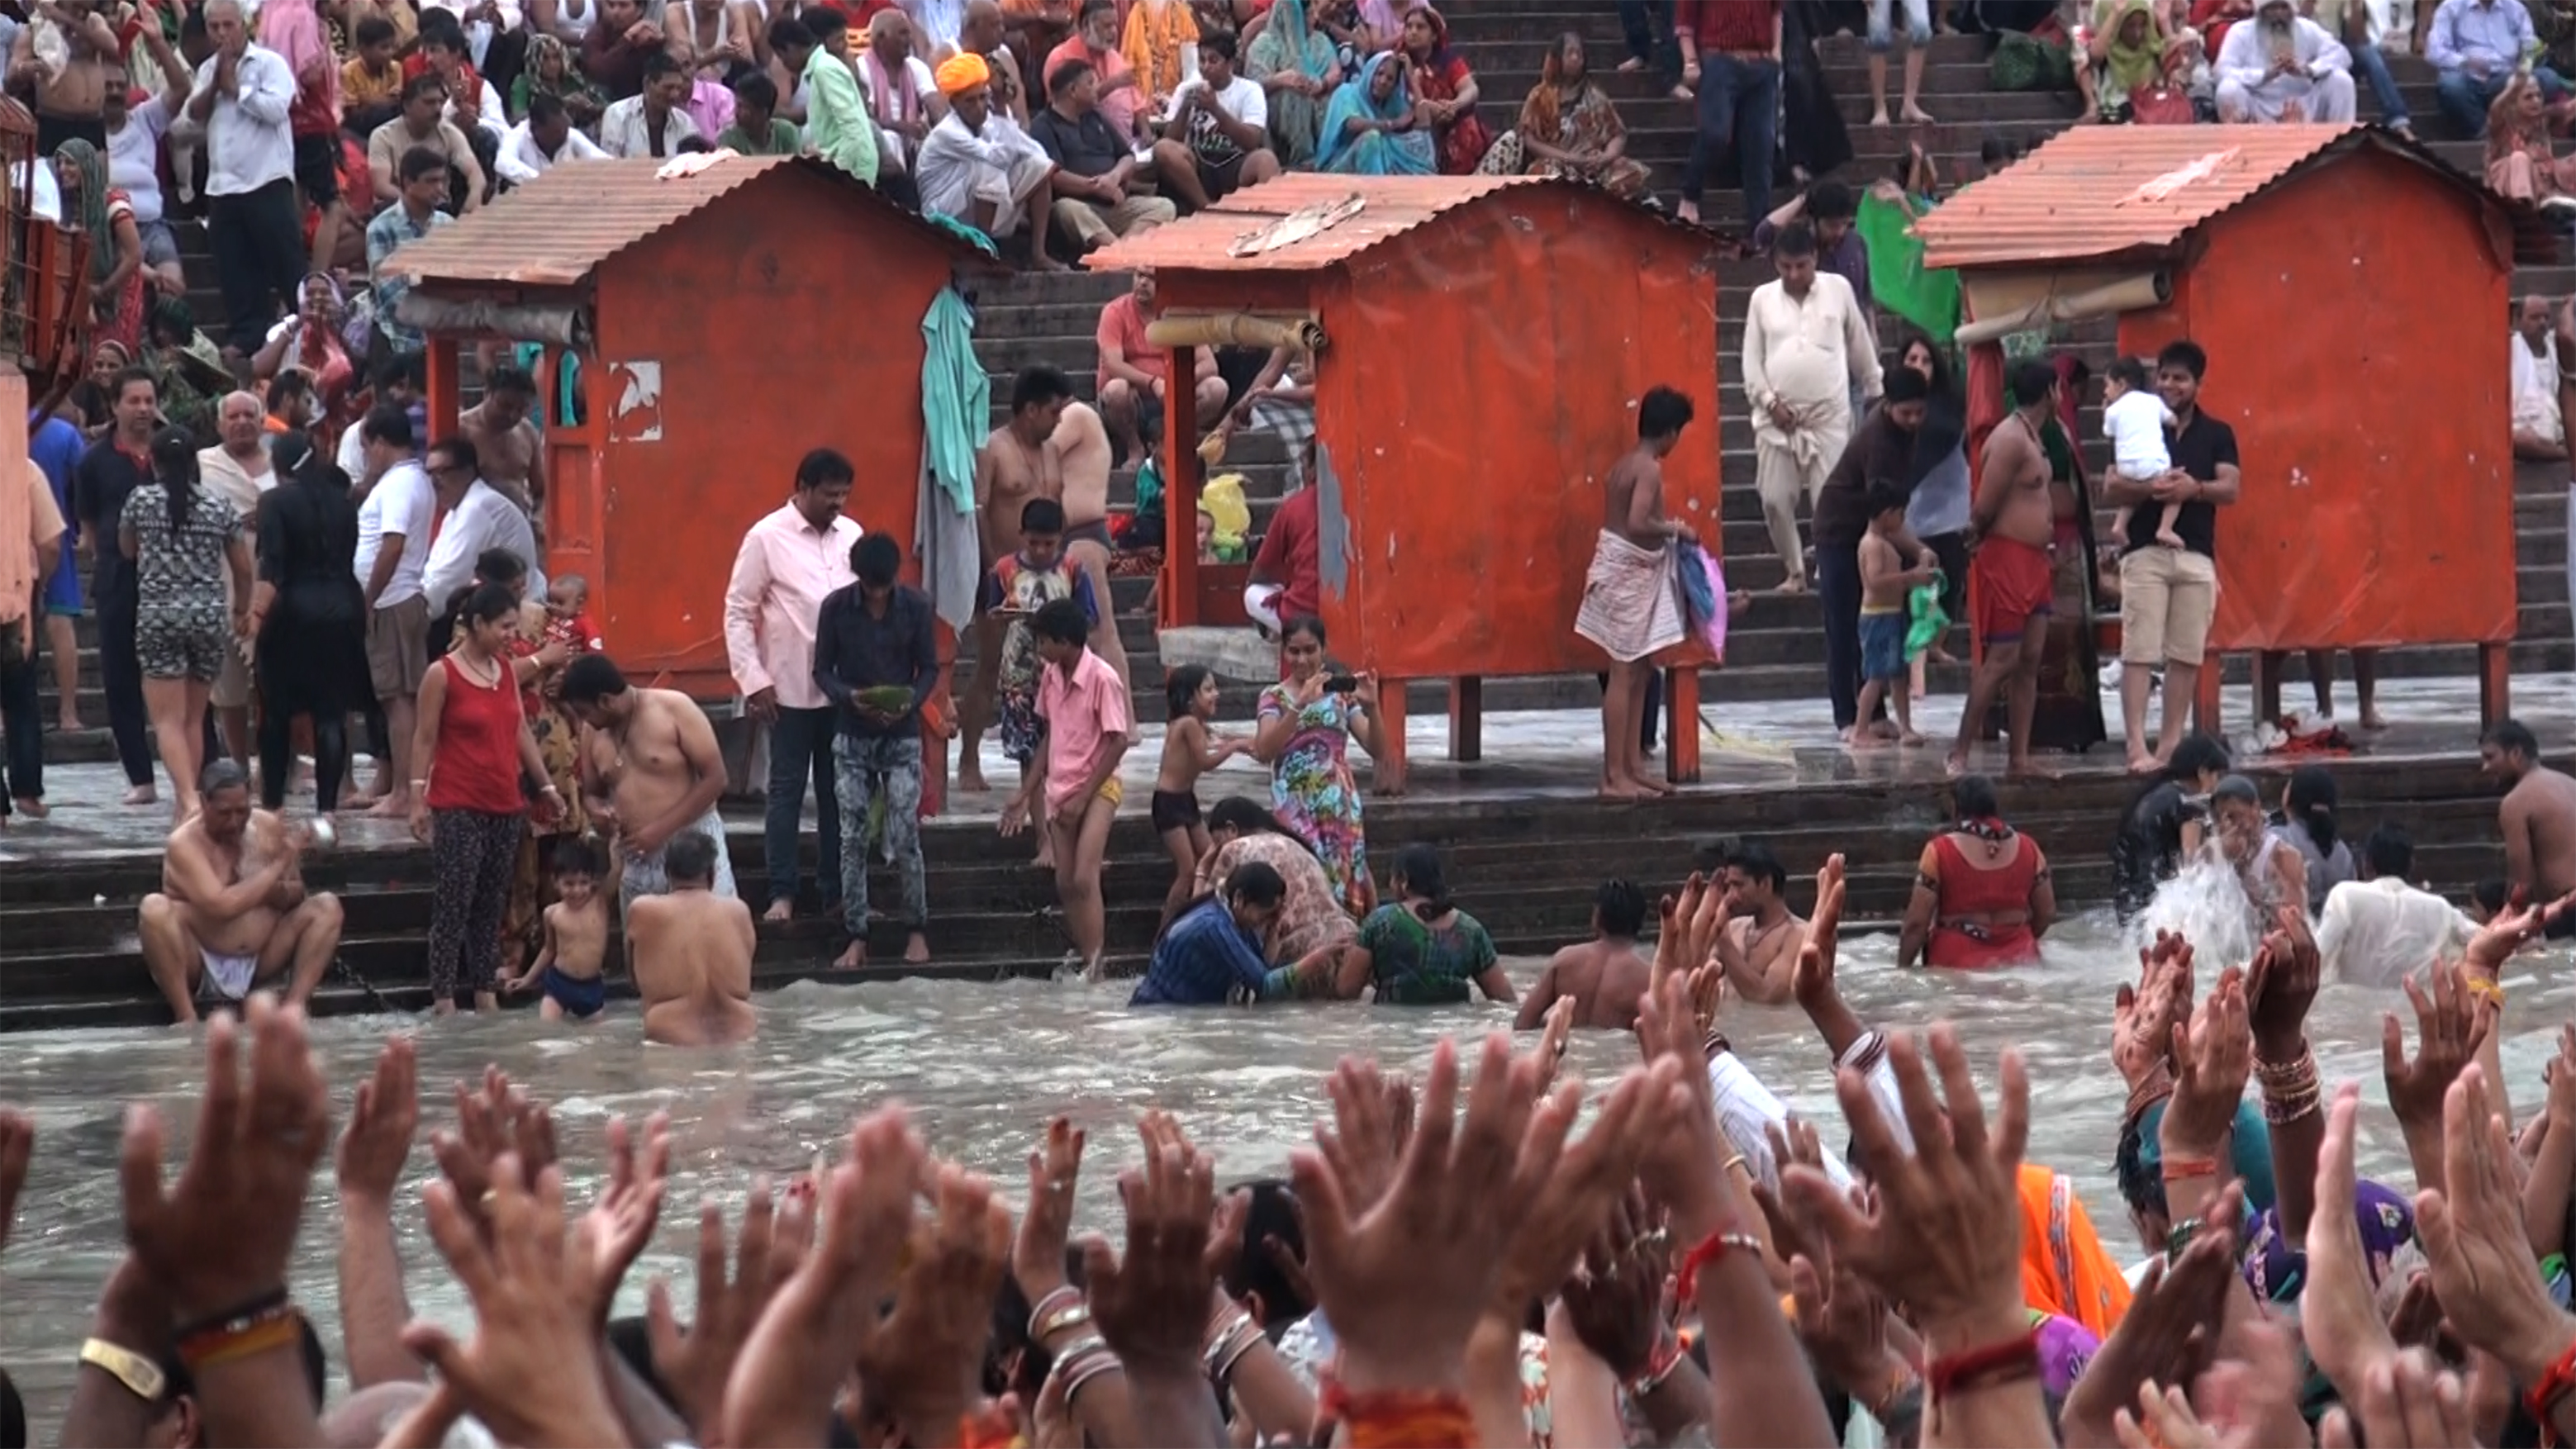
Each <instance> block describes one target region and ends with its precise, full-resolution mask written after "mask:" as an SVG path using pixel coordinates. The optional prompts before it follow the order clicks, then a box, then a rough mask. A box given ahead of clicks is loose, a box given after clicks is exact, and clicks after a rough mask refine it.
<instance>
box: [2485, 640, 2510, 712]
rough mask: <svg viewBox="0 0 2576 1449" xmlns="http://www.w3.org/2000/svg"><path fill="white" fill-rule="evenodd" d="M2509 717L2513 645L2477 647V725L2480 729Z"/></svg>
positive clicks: (2501, 644)
mask: <svg viewBox="0 0 2576 1449" xmlns="http://www.w3.org/2000/svg"><path fill="white" fill-rule="evenodd" d="M2512 713H2513V645H2512V644H2511V643H2496V644H2481V645H2479V646H2478V723H2479V725H2480V727H2481V728H2483V727H2486V726H2489V725H2493V724H2494V723H2495V722H2496V721H2497V720H2500V719H2503V718H2504V717H2505V716H2507V715H2509V714H2512Z"/></svg>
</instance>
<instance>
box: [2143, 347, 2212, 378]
mask: <svg viewBox="0 0 2576 1449" xmlns="http://www.w3.org/2000/svg"><path fill="white" fill-rule="evenodd" d="M2168 367H2179V368H2181V369H2182V370H2183V371H2185V372H2187V373H2190V374H2191V380H2192V381H2194V382H2198V381H2200V380H2201V379H2202V378H2203V377H2206V376H2208V375H2209V354H2208V353H2207V352H2204V351H2202V350H2201V346H2200V344H2199V343H2197V342H2194V341H2192V340H2191V339H2189V338H2184V339H2183V340H2181V341H2179V342H2168V343H2166V344H2165V350H2164V351H2162V352H2159V353H2157V354H2156V371H2158V372H2162V371H2164V370H2165V369H2166V368H2168Z"/></svg>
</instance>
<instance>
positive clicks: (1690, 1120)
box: [1637, 967, 1743, 1233]
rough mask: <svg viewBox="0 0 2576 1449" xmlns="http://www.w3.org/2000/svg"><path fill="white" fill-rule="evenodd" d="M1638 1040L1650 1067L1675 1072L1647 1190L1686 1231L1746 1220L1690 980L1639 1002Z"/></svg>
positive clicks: (1645, 1174)
mask: <svg viewBox="0 0 2576 1449" xmlns="http://www.w3.org/2000/svg"><path fill="white" fill-rule="evenodd" d="M1700 969H1701V970H1702V971H1704V972H1705V971H1712V970H1714V968H1711V967H1702V968H1700ZM1637 1044H1638V1046H1639V1047H1640V1048H1641V1049H1642V1050H1643V1051H1644V1053H1645V1058H1646V1064H1647V1065H1648V1066H1657V1065H1661V1064H1663V1063H1667V1062H1669V1063H1671V1071H1672V1078H1671V1081H1672V1085H1671V1086H1670V1087H1669V1088H1667V1091H1668V1093H1669V1094H1670V1100H1669V1101H1668V1102H1667V1103H1666V1107H1665V1113H1664V1120H1665V1129H1664V1130H1663V1131H1662V1132H1660V1133H1657V1134H1656V1135H1655V1137H1654V1139H1653V1141H1652V1142H1650V1143H1649V1144H1648V1146H1647V1149H1646V1152H1645V1154H1644V1156H1643V1157H1641V1158H1640V1159H1639V1160H1638V1163H1637V1175H1638V1176H1639V1177H1640V1178H1642V1179H1643V1180H1644V1182H1645V1184H1646V1192H1647V1195H1648V1196H1649V1197H1650V1198H1652V1199H1653V1200H1654V1201H1655V1202H1656V1203H1657V1204H1658V1205H1660V1206H1662V1207H1663V1208H1665V1209H1666V1210H1668V1211H1670V1212H1671V1213H1672V1214H1673V1216H1674V1218H1675V1219H1676V1220H1677V1224H1678V1230H1680V1231H1683V1232H1691V1231H1693V1230H1696V1231H1697V1232H1700V1233H1705V1232H1708V1231H1710V1230H1711V1229H1712V1228H1715V1227H1717V1226H1718V1225H1721V1224H1733V1223H1735V1222H1738V1221H1740V1220H1741V1218H1742V1216H1743V1214H1742V1211H1741V1208H1742V1205H1741V1203H1740V1202H1739V1200H1738V1199H1737V1196H1736V1193H1735V1188H1734V1184H1732V1183H1730V1182H1729V1181H1727V1177H1726V1159H1727V1157H1728V1156H1729V1155H1730V1154H1731V1153H1732V1152H1733V1148H1731V1147H1730V1146H1729V1145H1728V1144H1727V1141H1726V1137H1725V1134H1724V1133H1722V1132H1720V1131H1719V1130H1718V1125H1717V1104H1716V1101H1715V1100H1714V1098H1712V1096H1711V1095H1710V1091H1709V1085H1708V1054H1707V1049H1706V1047H1705V1046H1704V1044H1703V1040H1702V1037H1701V1034H1700V1030H1699V1026H1698V1023H1697V1022H1696V1020H1694V1018H1693V1015H1692V1008H1691V988H1690V983H1689V981H1688V980H1687V979H1684V978H1682V977H1668V978H1666V979H1665V981H1664V982H1663V984H1662V985H1661V986H1659V987H1658V988H1656V989H1655V990H1653V991H1651V992H1648V993H1647V995H1646V997H1645V999H1644V1000H1642V1001H1640V1002H1638V1003H1637Z"/></svg>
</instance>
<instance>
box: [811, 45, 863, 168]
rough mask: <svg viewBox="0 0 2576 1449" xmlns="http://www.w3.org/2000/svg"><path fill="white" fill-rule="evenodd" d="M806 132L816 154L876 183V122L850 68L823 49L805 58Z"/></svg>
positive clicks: (815, 49) (817, 49) (819, 48)
mask: <svg viewBox="0 0 2576 1449" xmlns="http://www.w3.org/2000/svg"><path fill="white" fill-rule="evenodd" d="M805 129H806V131H807V133H808V134H809V135H810V136H811V137H812V138H813V141H814V154H816V155H818V156H820V157H822V158H823V159H824V160H826V161H829V162H831V163H832V164H833V165H835V166H838V167H840V168H841V169H842V170H844V171H847V172H849V173H850V174H851V175H852V176H855V177H857V178H859V179H860V180H861V181H864V182H866V183H867V184H869V185H870V186H874V185H876V184H877V123H876V119H875V118H874V117H872V116H870V115H869V114H868V103H867V98H866V96H865V95H863V94H862V93H861V92H860V90H859V78H858V77H857V76H855V75H853V74H851V73H850V67H849V66H848V65H847V64H846V63H844V62H843V61H841V60H840V59H838V58H837V57H835V56H834V55H833V54H832V52H830V51H828V50H825V49H824V48H823V47H821V46H819V45H818V46H816V47H814V53H813V54H812V55H809V56H807V57H806V58H805Z"/></svg>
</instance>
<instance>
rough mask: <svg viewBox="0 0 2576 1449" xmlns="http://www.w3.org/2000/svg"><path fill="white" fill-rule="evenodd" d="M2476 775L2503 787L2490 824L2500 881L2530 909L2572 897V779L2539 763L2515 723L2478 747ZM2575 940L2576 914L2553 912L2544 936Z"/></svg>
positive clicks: (2575, 790)
mask: <svg viewBox="0 0 2576 1449" xmlns="http://www.w3.org/2000/svg"><path fill="white" fill-rule="evenodd" d="M2478 769H2479V771H2480V772H2481V773H2483V774H2486V775H2490V776H2493V777H2494V778H2495V779H2496V780H2497V782H2498V783H2500V784H2502V785H2503V786H2504V792H2505V794H2504V805H2503V806H2502V808H2500V809H2499V810H2498V811H2497V812H2496V823H2497V825H2498V826H2500V827H2501V828H2502V829H2503V831H2504V871H2505V879H2506V880H2508V881H2510V882H2511V883H2512V884H2513V885H2514V887H2515V888H2516V889H2518V890H2520V891H2522V892H2523V894H2524V898H2525V899H2527V900H2530V901H2532V902H2533V903H2535V904H2546V903H2548V902H2550V901H2554V900H2557V899H2558V898H2559V897H2561V896H2563V895H2566V894H2567V893H2568V892H2569V891H2576V779H2570V778H2568V777H2567V776H2566V775H2564V774H2562V773H2560V772H2559V771H2556V770H2553V769H2550V768H2549V767H2548V766H2546V765H2543V764H2542V763H2540V741H2539V740H2538V739H2536V738H2534V737H2533V735H2532V733H2531V730H2530V729H2529V727H2527V726H2525V725H2523V724H2522V723H2521V722H2520V721H2517V720H2510V719H2501V720H2497V721H2496V722H2495V723H2494V724H2493V725H2491V726H2489V727H2488V729H2487V732H2486V735H2485V737H2484V738H2482V739H2480V740H2479V741H2478ZM2545 933H2546V934H2547V935H2548V936H2549V937H2550V938H2551V939H2553V940H2563V939H2566V938H2567V937H2570V936H2576V911H2559V912H2557V913H2556V914H2555V915H2553V916H2551V917H2550V918H2549V923H2548V926H2547V928H2546V932H2545Z"/></svg>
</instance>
